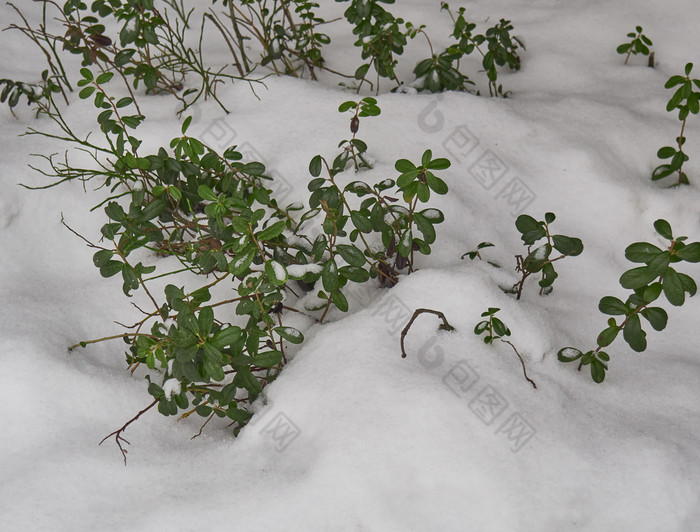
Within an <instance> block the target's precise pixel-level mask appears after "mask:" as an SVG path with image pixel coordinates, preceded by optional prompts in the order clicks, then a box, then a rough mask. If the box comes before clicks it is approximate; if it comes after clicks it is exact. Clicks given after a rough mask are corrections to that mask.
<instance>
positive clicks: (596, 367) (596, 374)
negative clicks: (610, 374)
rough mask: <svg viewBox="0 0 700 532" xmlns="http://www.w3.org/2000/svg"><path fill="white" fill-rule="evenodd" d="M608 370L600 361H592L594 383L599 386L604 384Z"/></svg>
mask: <svg viewBox="0 0 700 532" xmlns="http://www.w3.org/2000/svg"><path fill="white" fill-rule="evenodd" d="M606 369H607V368H606V367H605V364H603V363H602V362H601V361H600V360H598V359H595V360H593V361H591V378H592V379H593V381H594V382H596V383H598V384H600V383H601V382H603V381H604V380H605V370H606Z"/></svg>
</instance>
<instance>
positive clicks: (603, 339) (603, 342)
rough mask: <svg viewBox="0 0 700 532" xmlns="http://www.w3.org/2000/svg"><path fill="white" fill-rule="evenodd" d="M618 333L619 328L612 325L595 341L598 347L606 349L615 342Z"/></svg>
mask: <svg viewBox="0 0 700 532" xmlns="http://www.w3.org/2000/svg"><path fill="white" fill-rule="evenodd" d="M619 332H620V327H619V326H617V325H613V326H611V327H608V328H607V329H605V330H604V331H603V332H601V333H600V334H599V335H598V338H597V340H596V341H597V343H598V345H599V346H600V347H606V346H608V345H610V344H611V343H613V342H614V341H615V338H617V335H618V333H619Z"/></svg>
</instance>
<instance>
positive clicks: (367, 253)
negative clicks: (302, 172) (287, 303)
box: [300, 150, 450, 310]
mask: <svg viewBox="0 0 700 532" xmlns="http://www.w3.org/2000/svg"><path fill="white" fill-rule="evenodd" d="M323 164H324V160H323V159H322V158H321V156H316V157H314V159H313V160H312V161H311V164H310V165H309V171H310V173H311V175H312V176H314V179H312V180H311V181H310V183H309V185H308V187H309V190H310V191H311V192H312V194H311V197H310V198H309V207H310V208H311V210H310V211H308V212H306V213H305V214H304V215H303V216H302V219H301V222H304V221H306V220H308V219H311V218H314V217H315V216H317V215H319V214H321V213H323V214H324V215H325V216H324V218H323V223H322V229H323V232H324V235H321V236H319V237H317V238H316V241H315V243H314V249H316V246H319V247H318V249H319V250H320V251H323V250H324V247H323V246H327V252H328V255H329V258H328V261H329V262H330V263H331V265H330V266H329V265H328V262H326V263H325V264H324V265H323V270H322V271H321V273H320V276H321V279H322V280H324V275H323V272H324V271H326V270H328V269H329V268H330V270H331V271H332V272H335V271H336V270H337V271H338V275H339V277H340V281H339V283H340V284H337V283H335V282H333V283H330V284H329V283H327V282H325V281H324V283H323V286H324V290H326V291H328V290H332V289H339V288H340V287H342V286H343V285H344V284H345V282H346V281H347V280H351V281H356V282H364V281H365V280H367V279H369V278H376V277H378V278H379V280H380V283H381V284H383V285H389V286H393V285H394V284H396V283H397V282H398V275H399V273H400V272H401V271H402V270H404V269H405V268H408V272H409V273H410V272H412V271H413V269H414V253H415V252H416V251H418V252H420V253H422V254H426V255H427V254H429V253H430V251H431V250H430V246H431V244H433V243H434V242H435V238H436V233H435V227H434V226H435V225H436V224H439V223H441V222H442V221H443V220H444V215H443V214H442V212H440V211H439V210H438V209H433V208H427V209H423V210H420V211H419V210H417V206H418V203H419V202H422V203H426V202H428V201H429V199H430V192H431V190H432V191H433V192H435V193H437V194H445V193H446V192H447V185H446V184H445V182H444V181H443V180H442V179H440V178H439V177H437V176H435V175H434V174H433V172H432V171H433V170H442V169H446V168H448V167H449V166H450V163H449V161H448V160H447V159H441V158H437V159H433V158H432V152H431V151H430V150H426V152H425V153H424V154H423V157H422V159H421V164H420V165H415V164H413V163H412V162H410V161H409V160H407V159H400V160H399V161H397V162H396V165H395V166H396V169H397V170H398V171H399V172H401V175H400V176H399V177H398V179H397V180H396V181H394V180H393V179H385V180H383V181H381V182H380V183H378V184H375V185H373V186H370V185H369V184H368V183H366V182H364V181H353V182H351V183H349V184H348V185H347V186H346V187H345V188H344V189H342V190H341V189H340V188H339V187H338V186H337V184H336V182H335V176H336V175H337V173H338V172H339V169H338V168H337V167H335V166H334V167H333V168H328V167H327V177H319V176H320V174H321V172H322V170H323ZM428 183H430V184H428ZM391 189H394V191H395V193H394V194H391V195H390V194H389V193H388V191H390V190H391ZM396 193H398V194H400V195H402V196H403V199H404V202H405V203H406V206H404V205H400V204H398V202H399V200H398V198H396V197H395V194H396ZM349 196H355V197H357V198H358V199H361V202H360V204H359V206H358V207H352V206H351V205H350V201H349ZM348 222H350V224H351V226H350V227H351V228H350V229H349V233H348V229H346V225H347V224H348ZM418 233H420V234H421V235H422V238H421V237H419V236H418ZM372 234H379V235H380V236H381V241H382V245H383V249H379V250H378V249H375V248H374V247H372V246H370V245H369V242H368V240H367V239H369V238H370V236H371V235H372ZM345 237H348V238H349V240H350V244H340V240H338V239H339V238H345ZM358 245H359V247H358ZM300 251H303V250H300ZM337 254H338V255H340V256H341V257H342V259H343V260H344V261H345V262H347V263H348V265H349V267H352V268H355V269H345V270H343V268H342V267H341V268H338V267H337V264H335V255H337ZM312 258H315V259H316V260H318V258H319V254H318V253H316V254H314V255H312ZM357 268H360V269H361V271H359V270H357ZM367 268H368V269H367ZM318 275H319V274H315V275H313V274H307V276H306V277H304V279H303V280H304V281H305V282H307V283H309V282H314V281H315V280H316V279H317V278H318ZM332 277H333V279H335V274H333V276H332ZM331 296H333V292H331ZM318 297H319V299H321V300H323V299H326V297H327V294H326V292H323V293H319V295H318ZM333 302H334V303H336V306H338V305H337V302H336V301H335V299H333ZM339 308H340V310H346V305H345V304H344V305H343V308H341V307H339Z"/></svg>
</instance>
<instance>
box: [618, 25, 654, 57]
mask: <svg viewBox="0 0 700 532" xmlns="http://www.w3.org/2000/svg"><path fill="white" fill-rule="evenodd" d="M642 31H643V30H642V27H641V26H636V27H635V31H632V32H630V33H628V34H627V37H629V38H630V39H632V40H631V41H629V42H627V43H623V44H621V45H620V46H618V47H617V53H618V54H627V55H626V56H625V64H627V61H629V58H630V55H637V54H642V55H649V53H650V50H649V47H650V46H651V45H652V44H653V43H652V42H651V39H649V37H647V36H646V35H644V34H643V33H642ZM635 32H636V33H635Z"/></svg>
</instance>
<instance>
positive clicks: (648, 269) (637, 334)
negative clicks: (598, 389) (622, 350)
mask: <svg viewBox="0 0 700 532" xmlns="http://www.w3.org/2000/svg"><path fill="white" fill-rule="evenodd" d="M654 229H656V232H657V233H658V234H659V235H660V236H661V237H662V238H664V239H665V240H667V241H668V245H667V247H666V248H665V249H662V248H659V247H658V246H655V245H654V244H650V243H649V242H636V243H634V244H631V245H629V246H627V249H626V250H625V257H626V258H627V260H629V261H631V262H634V263H637V264H640V263H641V264H644V266H638V267H635V268H632V269H630V270H628V271H626V272H625V273H623V274H622V275H621V276H620V285H621V286H622V288H626V289H628V290H631V291H632V293H631V294H629V296H627V299H626V300H625V301H624V302H623V301H622V300H621V299H618V298H616V297H614V296H605V297H603V298H602V299H601V300H600V303H599V305H598V308H599V309H600V311H601V312H602V313H603V314H607V315H609V316H621V317H620V318H619V319H620V320H621V321H620V322H619V323H618V321H617V319H616V318H614V317H611V318H609V319H608V327H607V328H606V329H604V330H603V331H602V332H601V333H600V334H599V335H598V339H597V344H598V347H596V348H595V349H591V350H589V351H586V352H583V351H581V350H580V349H577V348H575V347H565V348H563V349H561V350H559V353H558V358H559V360H560V361H562V362H575V361H577V360H578V361H579V366H578V369H579V370H580V369H581V367H582V366H590V369H591V378H592V379H593V380H594V381H595V382H599V383H600V382H603V380H604V379H605V373H606V371H607V370H608V365H607V363H608V362H609V360H610V355H609V354H608V353H606V352H605V351H603V348H606V347H608V346H609V345H610V344H612V343H613V341H614V340H615V339H616V338H617V336H618V335H619V334H620V332H622V337H623V339H624V340H625V342H627V343H628V344H629V346H630V347H631V348H632V349H633V350H634V351H637V352H641V351H644V350H645V349H646V348H647V340H646V332H645V331H644V330H643V328H642V320H641V318H644V319H645V320H646V321H648V322H649V324H650V325H651V327H652V328H653V329H654V330H656V331H662V330H663V329H665V328H666V323H667V321H668V314H667V313H666V311H665V310H664V309H663V308H661V307H658V306H653V305H652V303H654V302H655V301H657V300H658V298H659V297H660V296H661V295H662V294H663V295H664V297H665V298H666V300H667V301H668V302H669V303H670V304H671V305H674V306H677V307H680V306H682V305H683V303H685V301H686V294H687V295H688V296H694V295H695V293H696V292H697V285H696V284H695V281H694V280H693V279H692V277H690V276H689V275H686V274H685V273H682V272H679V271H677V270H676V268H674V267H672V266H671V264H678V263H680V262H692V263H694V262H700V242H693V243H686V240H687V237H685V236H676V237H674V236H673V232H672V230H671V226H670V224H669V223H668V222H667V221H666V220H661V219H659V220H656V222H654Z"/></svg>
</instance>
